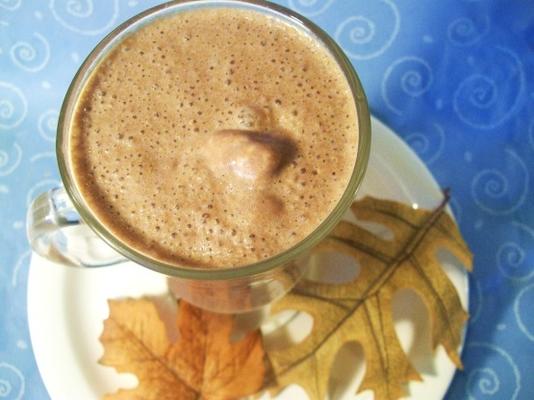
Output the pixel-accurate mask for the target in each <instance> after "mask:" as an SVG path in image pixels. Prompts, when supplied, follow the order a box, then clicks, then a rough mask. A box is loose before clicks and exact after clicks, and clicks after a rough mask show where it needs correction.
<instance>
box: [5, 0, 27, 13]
mask: <svg viewBox="0 0 534 400" xmlns="http://www.w3.org/2000/svg"><path fill="white" fill-rule="evenodd" d="M21 4H22V0H0V8H4V9H6V10H9V11H15V10H16V9H17V8H19V7H20V5H21Z"/></svg>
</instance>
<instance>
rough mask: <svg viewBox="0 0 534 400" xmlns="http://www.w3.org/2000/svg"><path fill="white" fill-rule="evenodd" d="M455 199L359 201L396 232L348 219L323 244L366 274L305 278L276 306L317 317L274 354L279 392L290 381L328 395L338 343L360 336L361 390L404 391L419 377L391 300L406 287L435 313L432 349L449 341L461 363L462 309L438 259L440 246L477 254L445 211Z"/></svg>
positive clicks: (384, 395)
mask: <svg viewBox="0 0 534 400" xmlns="http://www.w3.org/2000/svg"><path fill="white" fill-rule="evenodd" d="M447 200H448V194H447V193H446V199H445V200H444V201H443V203H442V204H441V205H440V206H439V207H438V208H437V209H436V210H434V211H433V212H431V211H425V210H417V209H414V208H412V207H410V206H408V205H403V204H400V203H396V202H393V201H387V200H379V199H374V198H370V197H366V198H365V199H363V200H361V201H357V202H355V203H354V204H353V206H352V212H353V213H354V214H355V216H356V218H357V219H358V220H363V221H371V222H374V223H378V224H380V225H383V226H385V227H387V228H388V229H389V230H390V231H391V232H392V233H393V236H394V239H393V240H385V239H382V238H380V237H378V236H377V235H375V234H373V233H371V232H370V231H368V230H367V229H364V228H362V227H360V226H358V225H355V224H352V223H348V222H342V223H340V224H339V225H338V226H337V227H336V228H335V229H334V231H333V232H332V234H331V236H330V237H329V238H327V239H326V240H325V241H324V242H323V243H322V245H321V248H320V249H319V250H321V249H322V250H327V251H337V252H341V253H344V254H348V255H350V256H351V257H354V258H355V259H356V260H357V262H358V263H359V265H360V266H361V268H360V274H359V276H358V277H357V278H356V279H354V280H353V281H352V282H349V283H345V284H339V285H334V284H325V283H317V282H304V283H303V284H301V285H299V286H297V287H296V288H295V289H294V290H293V291H292V292H291V293H290V294H288V295H287V296H285V297H284V298H282V299H281V300H280V301H279V302H278V303H276V304H275V305H274V306H273V309H272V313H277V312H280V311H283V310H298V311H304V312H306V313H309V314H310V315H311V316H312V317H313V318H314V326H313V329H312V331H311V333H310V335H309V336H308V337H306V338H305V339H304V340H303V341H302V342H300V343H298V344H296V345H295V346H293V347H290V348H286V349H283V350H275V351H270V352H269V353H268V357H269V360H270V362H271V366H272V370H273V373H274V377H275V382H274V383H273V384H272V385H271V389H272V390H271V392H273V393H277V392H278V391H280V390H281V389H282V388H284V387H285V386H287V385H289V384H293V383H295V384H298V385H300V386H301V387H302V388H303V389H304V390H305V391H306V392H307V393H308V395H309V396H310V398H312V399H321V400H322V399H324V398H326V395H327V390H328V380H329V376H330V370H331V366H332V364H333V362H334V359H335V357H336V355H337V353H338V351H339V349H340V348H341V347H342V346H343V345H344V344H345V343H348V342H351V341H356V342H359V343H360V345H361V346H362V348H363V351H364V355H365V358H366V364H367V367H366V371H365V376H364V378H363V381H362V384H361V385H360V387H359V390H358V391H363V390H366V389H370V390H372V391H373V392H374V396H375V399H387V400H390V399H397V398H399V397H402V396H403V395H405V394H406V393H405V389H406V383H407V382H408V381H410V380H420V379H421V378H420V375H419V374H418V372H417V371H416V370H415V369H414V367H413V366H412V365H411V364H410V361H409V360H408V358H407V356H406V354H405V353H404V352H403V350H402V348H401V346H400V342H399V340H398V338H397V335H396V332H395V328H394V322H393V315H392V311H391V301H392V298H393V295H394V294H395V293H396V292H397V291H398V290H399V289H402V288H410V289H413V290H415V291H416V293H417V294H418V295H419V296H420V297H421V298H422V299H423V301H424V303H425V304H426V306H427V308H428V310H429V314H430V316H431V329H432V332H431V338H432V348H433V349H435V348H436V347H437V345H438V344H442V345H443V346H444V348H445V350H446V351H447V354H448V356H449V357H450V359H451V360H452V361H453V363H454V364H455V365H456V366H457V367H459V368H461V367H462V363H461V360H460V358H459V355H458V349H459V346H460V344H461V341H462V332H463V324H464V322H465V321H466V319H467V313H466V312H465V311H464V310H463V308H462V305H461V302H460V299H459V297H458V294H457V292H456V290H455V287H454V286H453V284H452V283H451V282H450V280H449V279H448V277H447V275H446V274H445V272H444V271H443V269H442V268H441V265H440V263H439V261H438V260H437V258H436V256H437V254H436V253H437V251H438V250H439V249H441V248H444V249H446V250H448V251H450V252H451V253H452V254H453V255H454V256H455V257H456V258H457V259H458V260H459V261H460V262H461V263H462V264H463V265H464V266H465V267H466V269H468V270H470V269H471V265H472V255H471V253H470V251H469V249H468V248H467V246H466V244H465V243H464V241H463V239H462V236H461V234H460V232H459V230H458V228H457V226H456V224H455V223H454V221H453V220H452V219H451V217H450V216H449V215H448V214H447V213H446V212H445V211H444V209H445V206H446V203H447Z"/></svg>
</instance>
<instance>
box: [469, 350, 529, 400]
mask: <svg viewBox="0 0 534 400" xmlns="http://www.w3.org/2000/svg"><path fill="white" fill-rule="evenodd" d="M466 351H467V352H470V353H477V354H478V355H481V356H484V357H485V358H487V359H488V361H487V362H486V364H487V366H486V367H484V368H469V367H467V371H468V375H467V382H466V394H467V395H468V398H469V399H470V400H475V399H481V398H486V397H494V398H495V399H509V400H515V399H517V395H518V393H519V390H520V388H521V374H520V372H519V368H517V365H516V364H515V362H514V360H513V359H512V357H510V355H509V354H508V353H507V352H506V351H504V350H503V349H501V348H500V347H498V346H495V345H493V344H491V343H481V342H472V343H469V344H468V345H467V346H466ZM490 357H491V358H490ZM505 378H506V379H505ZM502 381H504V382H507V384H506V385H503V384H501V382H502ZM512 385H513V386H512Z"/></svg>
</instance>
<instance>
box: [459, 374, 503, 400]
mask: <svg viewBox="0 0 534 400" xmlns="http://www.w3.org/2000/svg"><path fill="white" fill-rule="evenodd" d="M477 385H478V388H479V389H480V392H481V393H482V394H488V395H493V394H495V393H497V392H498V391H499V386H500V385H501V383H500V381H499V377H498V376H497V374H496V373H495V371H494V370H492V369H490V368H475V369H473V370H472V371H471V373H470V374H469V377H468V378H467V387H468V388H471V387H473V386H477ZM471 393H472V392H470V395H471V396H472V397H477V396H474V395H472V394H471Z"/></svg>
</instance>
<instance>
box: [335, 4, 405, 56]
mask: <svg viewBox="0 0 534 400" xmlns="http://www.w3.org/2000/svg"><path fill="white" fill-rule="evenodd" d="M386 10H387V12H386V14H387V15H388V17H387V21H388V23H387V24H385V21H384V19H385V16H384V12H385V11H386ZM362 11H363V12H365V14H360V15H353V16H351V17H349V18H347V19H346V20H344V21H343V22H342V23H341V24H340V25H339V26H338V28H337V29H336V33H335V35H334V37H335V39H336V41H337V42H338V43H339V45H340V46H341V47H342V48H343V50H344V51H345V52H346V53H347V55H348V56H349V57H351V58H353V59H355V60H369V59H372V58H375V57H378V56H379V55H381V54H383V53H384V52H385V51H386V50H387V49H388V48H389V47H390V46H391V45H392V43H393V41H394V40H395V38H396V37H397V35H398V34H399V30H400V22H401V17H400V14H399V11H398V9H397V6H396V5H395V3H393V2H392V1H390V0H373V1H372V2H367V3H366V4H365V7H362ZM390 20H391V23H390ZM377 24H378V26H379V27H380V28H379V29H377V27H376V26H377Z"/></svg>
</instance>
